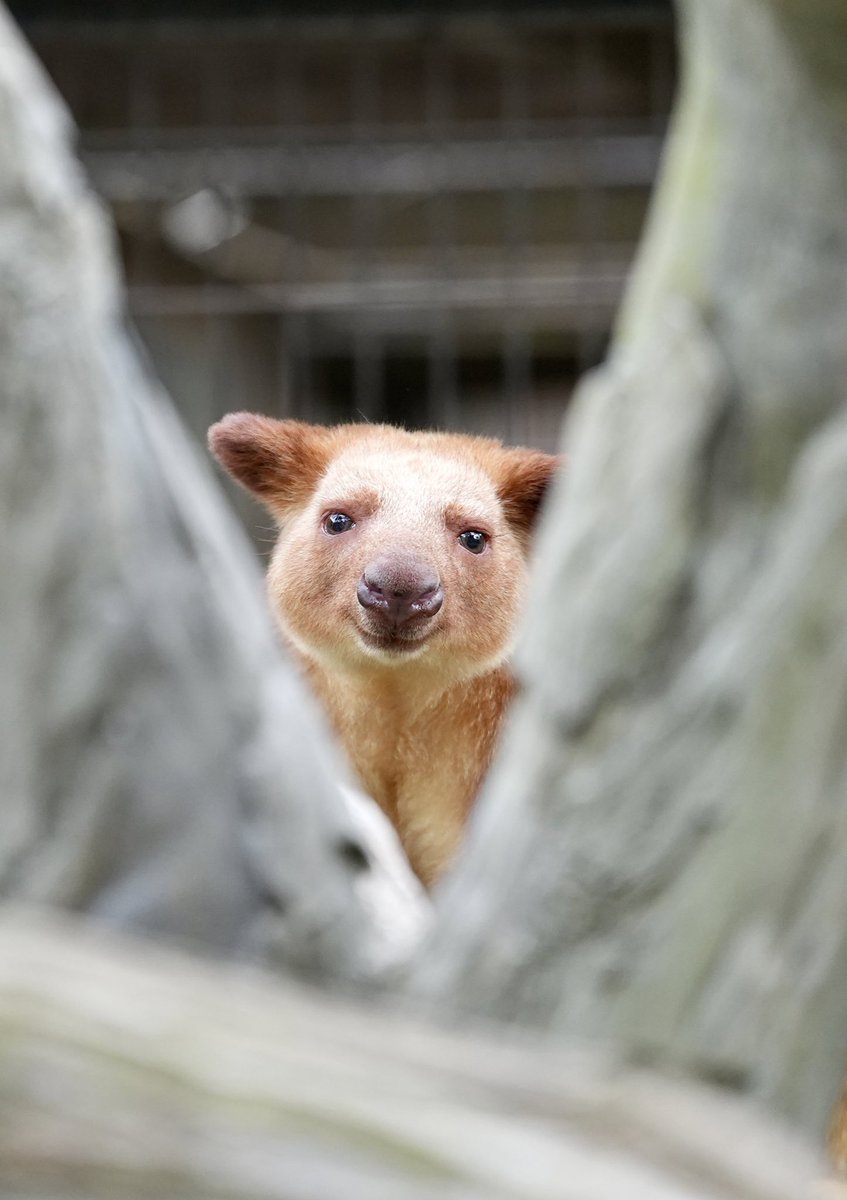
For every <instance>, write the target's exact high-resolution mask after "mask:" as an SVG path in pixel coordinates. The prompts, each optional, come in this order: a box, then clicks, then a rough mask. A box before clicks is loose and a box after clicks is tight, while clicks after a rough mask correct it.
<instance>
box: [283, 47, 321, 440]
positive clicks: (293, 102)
mask: <svg viewBox="0 0 847 1200" xmlns="http://www.w3.org/2000/svg"><path fill="white" fill-rule="evenodd" d="M303 49H304V48H303V44H302V41H300V40H298V35H297V33H296V32H295V30H294V28H290V29H289V31H288V36H287V37H286V38H285V40H284V42H282V43H281V45H280V48H279V59H278V84H277V111H278V115H279V124H280V134H281V141H282V147H283V150H284V153H285V154H286V155H288V156H289V157H291V158H294V159H296V158H298V157H299V156H300V155H301V153H302V149H301V142H302V129H303ZM298 176H299V172H297V171H293V172H292V177H293V178H297V177H298ZM279 218H280V225H281V228H282V232H283V234H284V235H285V237H286V239H287V241H286V253H285V259H284V268H283V269H284V278H283V282H285V283H292V282H293V283H300V282H302V280H303V275H304V268H305V260H304V246H305V242H306V239H307V237H308V229H307V226H306V218H307V214H306V208H305V204H304V198H303V196H302V195H301V193H300V192H299V191H298V190H297V189H296V188H289V189H288V190H287V191H285V192H284V193H283V194H282V196H281V197H280V200H279ZM279 326H280V328H279V335H280V336H279V344H278V347H277V358H278V372H279V389H280V397H279V405H280V410H281V412H282V413H284V414H285V415H286V416H291V417H299V416H302V417H307V418H308V417H311V416H313V415H314V414H313V412H312V406H313V403H314V397H313V394H312V378H313V376H312V362H311V353H312V346H311V344H310V338H309V333H310V329H309V324H308V318H307V316H306V314H305V313H296V312H291V311H290V310H284V311H283V312H282V313H281V314H280V319H279Z"/></svg>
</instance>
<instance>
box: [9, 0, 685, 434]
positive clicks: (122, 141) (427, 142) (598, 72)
mask: <svg viewBox="0 0 847 1200" xmlns="http://www.w3.org/2000/svg"><path fill="white" fill-rule="evenodd" d="M13 12H14V13H15V15H16V16H17V18H18V19H19V20H20V21H21V23H22V25H23V27H24V29H25V32H26V33H27V35H28V36H29V38H30V40H31V41H32V43H33V45H34V46H35V49H36V50H37V52H38V54H39V55H40V57H41V58H42V60H43V62H44V63H45V65H46V67H47V69H48V71H49V72H50V73H51V75H52V76H53V79H54V80H55V82H56V83H57V85H58V87H59V89H60V90H61V91H62V93H63V94H64V96H65V98H66V99H67V101H68V104H69V106H70V108H71V110H72V112H73V114H74V117H75V119H76V121H77V122H78V124H79V127H80V149H81V153H82V157H83V160H84V162H85V164H86V166H87V169H88V171H89V172H90V174H91V177H92V179H93V181H94V183H95V185H96V187H97V188H98V189H99V190H100V192H101V193H102V194H103V196H104V197H105V199H106V200H107V201H108V203H109V205H110V206H111V209H112V212H113V215H114V219H115V223H116V227H117V230H118V236H119V238H120V243H121V249H122V252H123V260H124V264H125V270H126V276H127V282H128V305H129V311H130V314H131V316H132V318H133V320H134V322H135V325H136V327H137V329H138V331H139V333H140V335H141V337H142V339H143V341H144V342H145V343H146V345H147V347H148V348H149V351H150V354H151V356H152V358H153V360H154V363H155V366H156V369H157V370H158V372H159V374H160V375H161V376H162V378H163V379H164V381H165V383H166V385H167V386H168V388H169V390H170V391H171V393H172V394H173V395H174V397H175V399H176V400H177V403H178V404H179V406H180V408H181V409H182V411H183V413H184V415H185V416H186V418H187V420H188V422H189V424H190V425H191V426H192V428H194V429H195V430H196V431H197V432H198V434H202V432H203V430H204V429H205V427H206V426H207V425H208V424H209V422H210V421H213V420H215V419H217V417H219V416H220V415H221V414H222V413H223V412H225V411H227V410H229V409H232V408H237V407H247V408H256V409H261V410H264V411H268V412H273V413H278V414H284V413H286V414H295V415H300V416H306V417H308V418H311V419H316V420H342V419H348V418H355V417H357V416H358V417H366V418H368V419H372V420H392V421H400V422H403V423H406V424H410V425H430V424H435V425H440V426H446V427H448V428H462V429H469V430H478V431H481V432H491V433H495V434H497V435H500V436H504V437H506V438H507V439H511V440H513V441H525V442H530V443H535V444H538V445H543V446H552V445H553V444H554V442H555V438H556V433H557V429H558V427H559V424H560V420H561V415H562V412H563V410H564V407H565V406H566V403H567V399H568V396H569V394H570V391H571V388H572V386H573V382H574V380H575V378H576V377H577V375H578V374H580V373H581V372H582V371H583V370H584V369H585V368H587V367H589V366H591V365H592V364H594V363H596V362H597V361H598V360H599V358H600V357H601V356H602V354H603V351H604V347H605V344H606V340H607V337H608V333H609V328H610V324H611V321H612V317H613V314H614V311H615V307H616V305H617V302H618V299H619V297H620V294H621V290H622V286H623V283H624V280H625V276H626V272H627V269H628V266H629V263H630V261H631V258H632V255H633V252H634V247H635V244H636V240H637V238H638V234H639V231H640V228H641V224H642V220H643V216H644V211H645V207H646V203H647V199H648V195H649V189H650V185H651V183H652V180H653V177H654V174H655V170H656V166H657V161H658V157H659V153H660V147H661V141H662V136H663V133H664V129H665V123H666V119H667V114H668V111H669V107H670V101H671V94H672V87H673V82H674V44H673V27H672V22H671V14H670V10H669V8H668V6H667V5H665V4H655V3H629V4H621V3H618V4H605V3H602V2H601V3H569V4H562V3H555V4H553V3H550V4H532V5H528V6H524V5H491V4H487V5H474V4H469V5H456V4H446V3H445V4H435V3H429V4H423V3H416V4H413V3H407V4H394V5H391V4H387V3H382V4H374V3H370V4H367V3H364V2H362V3H359V4H356V5H355V6H351V5H349V4H345V5H340V4H335V5H333V4H329V3H324V4H319V5H315V4H312V3H310V4H308V5H307V4H302V3H301V4H293V3H275V4H270V3H255V2H254V3H240V4H238V5H237V6H236V5H235V4H224V3H221V2H219V3H203V4H201V3H194V4H190V3H183V4H181V5H174V4H160V3H144V4H141V3H135V4H130V3H121V2H120V0H118V2H116V3H108V4H107V3H76V2H74V3H72V2H71V0H64V2H58V0H49V2H48V0H28V2H27V3H20V4H17V5H13Z"/></svg>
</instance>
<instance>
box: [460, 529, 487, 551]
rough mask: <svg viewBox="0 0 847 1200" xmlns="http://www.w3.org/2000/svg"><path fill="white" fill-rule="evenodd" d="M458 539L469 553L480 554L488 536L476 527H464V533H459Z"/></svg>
mask: <svg viewBox="0 0 847 1200" xmlns="http://www.w3.org/2000/svg"><path fill="white" fill-rule="evenodd" d="M459 541H460V542H461V543H462V545H463V546H464V547H465V549H466V550H470V552H471V554H482V552H483V550H484V549H485V547H486V546H487V545H488V538H487V537H486V536H485V534H484V533H480V531H479V530H478V529H466V530H465V532H464V533H460V534H459Z"/></svg>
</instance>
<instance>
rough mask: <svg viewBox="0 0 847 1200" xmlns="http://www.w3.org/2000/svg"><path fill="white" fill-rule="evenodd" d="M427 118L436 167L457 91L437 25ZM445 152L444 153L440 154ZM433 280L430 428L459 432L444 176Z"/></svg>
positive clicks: (435, 223) (433, 217)
mask: <svg viewBox="0 0 847 1200" xmlns="http://www.w3.org/2000/svg"><path fill="white" fill-rule="evenodd" d="M425 87H426V96H425V106H426V109H425V116H426V126H427V134H428V138H429V141H430V143H431V145H432V148H433V152H434V153H433V161H438V160H439V159H442V158H443V155H444V154H445V153H446V151H445V149H444V143H445V141H446V140H447V139H448V138H449V127H450V118H451V113H452V89H451V81H450V63H449V54H448V44H447V35H446V30H445V28H444V26H443V25H442V24H437V25H433V26H431V27H430V29H429V30H428V33H427V41H426V81H425ZM439 151H440V153H439ZM427 215H428V223H429V269H430V277H431V278H432V280H433V281H434V282H435V283H437V284H438V285H440V286H438V288H437V289H436V290H437V291H438V292H439V293H440V295H441V297H442V298H441V300H440V302H436V303H435V304H434V305H433V306H432V307H431V308H430V311H429V321H428V336H427V413H426V420H427V423H428V424H430V425H436V426H439V427H442V428H445V429H456V428H458V427H459V425H460V423H461V414H460V403H459V381H458V361H457V360H458V345H457V336H456V314H455V312H454V311H453V310H452V309H451V307H450V305H449V304H448V303H447V298H446V297H447V293H448V291H449V287H450V284H451V282H452V281H453V279H454V278H455V272H456V227H455V211H454V204H453V197H452V195H451V194H450V193H449V192H447V191H445V189H444V185H443V180H442V178H441V177H440V176H439V174H438V172H437V171H436V174H435V176H434V178H433V180H432V186H431V191H430V194H429V196H428V199H427Z"/></svg>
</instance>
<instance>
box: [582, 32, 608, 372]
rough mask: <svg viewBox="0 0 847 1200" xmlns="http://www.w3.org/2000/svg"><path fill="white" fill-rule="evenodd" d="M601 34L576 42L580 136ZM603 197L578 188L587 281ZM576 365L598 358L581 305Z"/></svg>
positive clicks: (601, 224) (593, 326)
mask: <svg viewBox="0 0 847 1200" xmlns="http://www.w3.org/2000/svg"><path fill="white" fill-rule="evenodd" d="M600 37H602V29H601V31H599V32H598V31H597V30H594V29H591V28H583V29H581V30H580V33H579V40H578V42H577V79H578V98H579V99H578V104H579V117H578V120H579V125H580V128H581V130H582V131H583V134H585V132H586V131H588V130H590V126H591V124H592V121H593V120H594V119H596V112H595V111H594V109H593V104H592V97H593V95H594V94H595V90H596V84H597V81H598V79H599V78H600V77H601V76H602V72H603V64H602V57H601V55H600V52H599V45H598V39H599V38H600ZM605 208H606V205H605V194H604V192H603V190H602V189H601V188H600V187H598V186H597V185H586V184H583V185H582V186H580V188H579V190H578V192H577V205H576V221H577V236H578V238H579V246H580V250H579V255H578V259H577V261H578V265H579V268H580V269H581V270H582V272H584V274H585V275H586V276H587V277H588V278H589V279H590V278H591V277H592V276H593V275H596V273H597V268H598V262H599V260H600V257H601V254H602V249H603V246H602V240H601V239H602V233H603V229H604V228H605ZM575 324H576V363H577V371H578V373H579V374H580V375H581V374H583V373H584V372H585V371H587V370H588V369H589V368H591V367H593V366H596V364H597V357H598V337H597V320H596V313H595V312H594V311H593V310H592V308H591V307H590V306H588V305H585V304H582V305H580V306H579V308H578V310H577V316H576V321H575Z"/></svg>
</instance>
